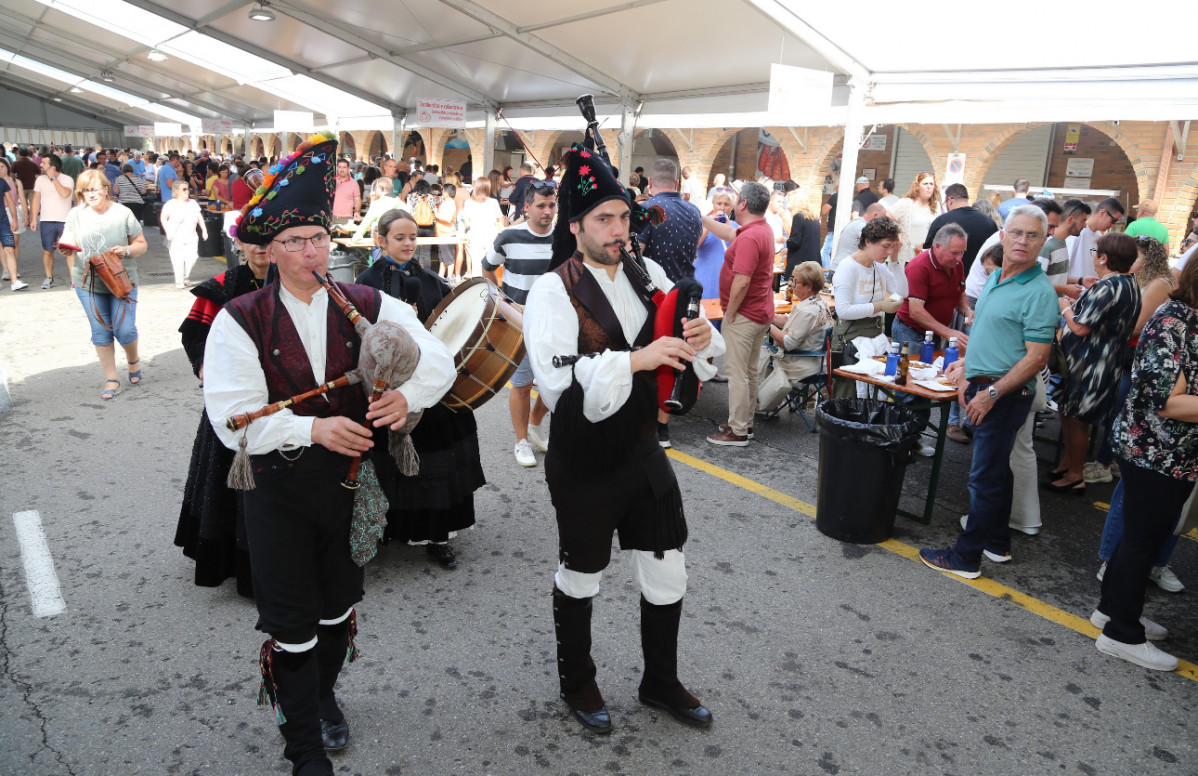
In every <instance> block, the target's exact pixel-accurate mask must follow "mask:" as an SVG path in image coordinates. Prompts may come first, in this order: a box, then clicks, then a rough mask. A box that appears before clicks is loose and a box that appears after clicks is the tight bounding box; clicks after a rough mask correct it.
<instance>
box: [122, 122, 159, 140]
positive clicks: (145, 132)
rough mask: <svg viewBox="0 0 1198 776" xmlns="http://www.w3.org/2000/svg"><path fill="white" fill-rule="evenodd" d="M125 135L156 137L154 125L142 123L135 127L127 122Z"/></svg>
mask: <svg viewBox="0 0 1198 776" xmlns="http://www.w3.org/2000/svg"><path fill="white" fill-rule="evenodd" d="M125 137H154V125H153V124H142V125H140V126H136V127H134V126H130V125H128V124H126V125H125Z"/></svg>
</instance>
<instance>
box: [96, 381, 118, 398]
mask: <svg viewBox="0 0 1198 776" xmlns="http://www.w3.org/2000/svg"><path fill="white" fill-rule="evenodd" d="M110 383H116V388H109V387H108V385H109V384H110ZM120 392H121V381H120V380H105V381H104V390H103V391H101V392H100V398H101V399H103V400H104V401H108V400H109V399H111V398H112V397H114V396H116V395H117V394H118V393H120Z"/></svg>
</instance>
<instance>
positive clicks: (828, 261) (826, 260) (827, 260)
mask: <svg viewBox="0 0 1198 776" xmlns="http://www.w3.org/2000/svg"><path fill="white" fill-rule="evenodd" d="M819 258H820V261H821V262H823V265H824V269H828V268H829V267H831V266H832V230H831V229H829V230H828V236H827V237H825V238H824V247H822V248H820V249H819Z"/></svg>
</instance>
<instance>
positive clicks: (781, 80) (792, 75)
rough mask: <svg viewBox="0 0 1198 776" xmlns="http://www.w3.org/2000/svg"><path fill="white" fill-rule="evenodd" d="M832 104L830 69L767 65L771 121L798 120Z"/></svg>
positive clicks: (789, 122)
mask: <svg viewBox="0 0 1198 776" xmlns="http://www.w3.org/2000/svg"><path fill="white" fill-rule="evenodd" d="M831 106H832V73H830V72H827V71H825V70H809V69H807V68H805V67H791V66H790V65H779V64H771V65H770V100H769V107H768V111H769V114H770V120H771V121H772V122H774V123H775V124H779V125H787V124H794V123H798V122H800V121H802V119H803V117H804V116H808V115H810V114H811V113H812V112H813V111H815V112H823V111H826V110H827V109H828V108H830V107H831Z"/></svg>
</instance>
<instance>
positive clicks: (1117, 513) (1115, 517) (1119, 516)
mask: <svg viewBox="0 0 1198 776" xmlns="http://www.w3.org/2000/svg"><path fill="white" fill-rule="evenodd" d="M1123 490H1124V489H1123V479H1122V478H1120V479H1119V484H1117V485H1116V486H1115V493H1114V494H1113V495H1112V496H1111V508H1110V509H1109V510H1107V513H1106V524H1105V525H1103V526H1102V541H1101V542H1099V544H1098V559H1099V560H1101V561H1102V562H1103V563H1109V562H1110V560H1111V558H1112V557H1114V555H1115V547H1117V546H1118V545H1119V540H1120V539H1122V538H1123ZM1175 517H1176V516H1175ZM1176 522H1177V521H1176V520H1174V524H1176ZM1180 538H1181V537H1180V536H1176V535H1173V536H1170V537H1169V538H1168V539H1166V540H1165V543H1164V544H1163V545H1161V551H1160V552H1159V553H1157V555H1156V562H1155V563H1153V564H1152V565H1154V566H1168V565H1169V556H1171V555H1172V554H1173V548H1174V547H1176V546H1177V540H1178V539H1180Z"/></svg>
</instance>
